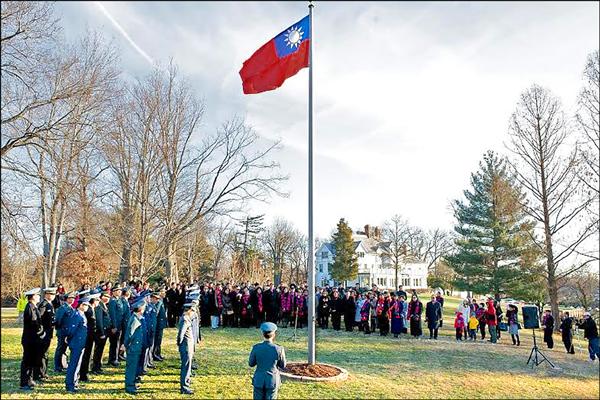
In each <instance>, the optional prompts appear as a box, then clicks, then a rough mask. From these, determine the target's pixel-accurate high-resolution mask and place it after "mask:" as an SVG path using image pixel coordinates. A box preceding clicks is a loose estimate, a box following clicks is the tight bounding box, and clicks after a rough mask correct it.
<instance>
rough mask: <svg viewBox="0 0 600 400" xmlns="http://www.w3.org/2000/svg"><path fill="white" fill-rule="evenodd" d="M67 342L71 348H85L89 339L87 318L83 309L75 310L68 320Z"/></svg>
mask: <svg viewBox="0 0 600 400" xmlns="http://www.w3.org/2000/svg"><path fill="white" fill-rule="evenodd" d="M66 325H67V343H68V345H69V347H71V348H79V349H83V348H84V347H85V342H86V340H87V333H88V329H87V318H85V314H84V313H83V311H80V310H74V312H73V313H71V314H70V316H69V319H68V320H67V322H66Z"/></svg>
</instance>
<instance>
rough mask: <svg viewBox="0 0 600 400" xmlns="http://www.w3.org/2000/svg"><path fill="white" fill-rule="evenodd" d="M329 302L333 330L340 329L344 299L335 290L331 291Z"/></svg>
mask: <svg viewBox="0 0 600 400" xmlns="http://www.w3.org/2000/svg"><path fill="white" fill-rule="evenodd" d="M330 303H331V305H330V307H329V313H330V315H331V325H333V329H334V330H336V331H339V330H340V329H341V323H342V313H343V312H344V300H343V299H342V298H341V297H340V293H339V292H338V291H337V290H334V291H333V295H332V298H331V300H330Z"/></svg>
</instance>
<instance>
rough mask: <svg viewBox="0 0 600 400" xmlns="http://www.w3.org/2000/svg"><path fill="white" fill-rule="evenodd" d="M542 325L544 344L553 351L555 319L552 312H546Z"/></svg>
mask: <svg viewBox="0 0 600 400" xmlns="http://www.w3.org/2000/svg"><path fill="white" fill-rule="evenodd" d="M542 325H543V327H544V343H546V344H547V345H548V348H549V349H551V348H553V347H554V339H553V338H552V332H554V317H553V316H552V311H550V310H546V311H545V312H544V318H543V319H542Z"/></svg>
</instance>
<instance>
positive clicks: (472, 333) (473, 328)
mask: <svg viewBox="0 0 600 400" xmlns="http://www.w3.org/2000/svg"><path fill="white" fill-rule="evenodd" d="M478 326H479V320H478V319H477V317H476V316H475V313H474V312H471V317H470V318H469V340H477V327H478Z"/></svg>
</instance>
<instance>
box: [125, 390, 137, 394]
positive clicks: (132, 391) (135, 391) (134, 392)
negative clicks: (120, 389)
mask: <svg viewBox="0 0 600 400" xmlns="http://www.w3.org/2000/svg"><path fill="white" fill-rule="evenodd" d="M125 393H129V394H138V391H137V390H126V391H125Z"/></svg>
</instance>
